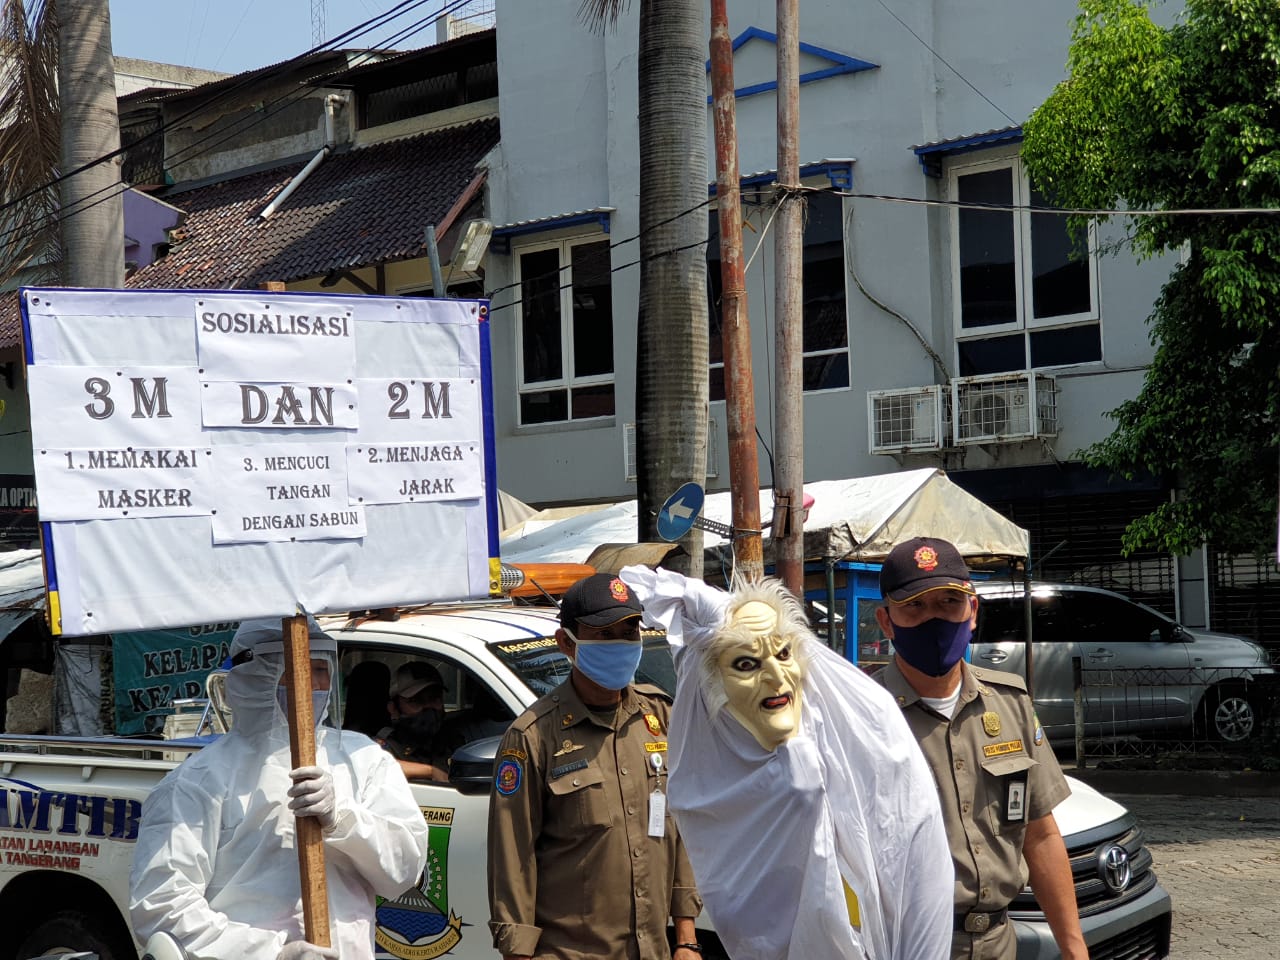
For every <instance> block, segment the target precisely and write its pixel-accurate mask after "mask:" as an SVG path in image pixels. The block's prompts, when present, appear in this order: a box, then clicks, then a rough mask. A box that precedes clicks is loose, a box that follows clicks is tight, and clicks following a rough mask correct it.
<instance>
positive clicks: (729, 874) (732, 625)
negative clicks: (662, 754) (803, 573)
mask: <svg viewBox="0 0 1280 960" xmlns="http://www.w3.org/2000/svg"><path fill="white" fill-rule="evenodd" d="M620 576H621V577H622V580H623V581H624V582H625V583H626V584H627V585H628V586H630V587H631V588H632V589H633V590H634V591H635V592H636V595H637V596H638V597H639V598H640V602H641V605H642V606H643V607H644V611H645V619H646V621H647V622H649V623H650V624H653V625H660V626H662V627H664V628H665V629H666V631H667V639H668V641H669V642H670V644H671V645H672V647H673V648H674V652H675V656H676V671H677V681H676V696H675V704H674V706H673V707H672V711H671V728H670V733H669V739H670V746H669V748H668V755H667V756H668V762H669V764H670V787H669V794H670V803H671V809H672V812H673V814H674V815H675V818H676V822H677V824H678V825H679V827H680V833H681V836H683V837H684V840H685V846H686V848H687V850H688V854H689V860H690V862H691V863H692V865H693V872H694V876H696V877H697V880H698V889H699V891H701V893H702V895H703V898H704V900H705V902H706V907H707V911H708V913H709V914H710V916H711V920H712V922H713V923H714V924H715V927H716V931H717V933H719V935H720V939H721V941H722V942H723V944H724V946H725V949H726V950H727V951H728V953H729V956H731V957H750V958H752V960H828V958H829V960H862V958H870V960H940V958H945V957H947V956H949V954H950V950H951V932H952V925H953V922H954V918H953V916H952V894H953V889H952V888H953V883H954V880H953V872H952V863H951V852H950V849H949V847H948V846H947V838H946V832H945V829H944V827H943V822H942V814H941V809H940V807H939V803H938V796H937V793H936V788H935V786H934V780H933V776H932V774H930V772H929V768H928V766H927V765H926V763H925V760H924V757H923V756H922V755H921V753H920V750H919V747H918V746H917V745H916V742H915V738H914V737H912V735H911V732H910V730H908V729H907V725H906V723H905V722H903V721H902V716H901V711H900V710H899V709H898V706H897V704H896V703H894V701H893V698H892V697H890V696H889V695H888V694H887V693H886V691H885V690H884V689H883V688H882V687H881V686H880V685H879V684H877V683H875V682H874V681H873V680H871V678H869V677H868V676H866V675H865V674H864V673H863V672H862V671H861V670H859V669H858V668H857V667H856V666H854V665H853V664H851V663H849V662H847V661H846V660H844V659H842V658H841V657H839V656H837V655H836V654H835V653H833V652H832V651H831V650H829V649H827V647H826V646H824V645H823V644H822V643H821V642H820V641H819V640H818V639H817V637H816V636H814V634H813V632H812V631H811V630H810V629H809V626H808V623H807V622H806V621H805V618H804V613H803V611H802V610H801V609H800V606H799V604H798V603H797V602H796V601H795V599H794V598H793V597H792V596H791V594H790V593H788V592H787V591H786V589H785V588H784V587H783V586H782V584H781V583H780V582H778V581H776V580H765V581H762V582H760V583H756V584H743V585H736V586H735V588H734V590H733V592H732V593H725V592H724V591H722V590H717V589H715V588H713V587H709V586H707V585H706V584H704V583H702V582H701V581H698V580H690V579H688V578H686V577H683V576H681V575H680V574H678V573H674V572H672V571H670V570H650V569H649V568H647V567H626V568H624V569H623V570H622V572H621V574H620Z"/></svg>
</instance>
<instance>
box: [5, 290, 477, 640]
mask: <svg viewBox="0 0 1280 960" xmlns="http://www.w3.org/2000/svg"><path fill="white" fill-rule="evenodd" d="M21 306H22V322H23V331H24V334H25V344H26V351H27V355H26V362H27V368H28V369H27V374H28V382H29V383H30V397H31V435H32V445H33V458H34V461H35V476H36V487H37V489H38V491H39V501H38V502H39V515H40V520H41V528H42V531H41V532H42V540H43V548H44V552H45V559H46V567H47V572H48V579H49V582H48V589H49V592H50V596H51V598H52V599H54V600H55V601H56V602H55V603H54V604H53V605H52V606H51V609H52V610H53V611H54V612H55V615H56V618H57V623H56V625H55V629H56V632H60V633H62V634H65V635H68V636H84V635H89V634H103V633H110V632H115V631H131V630H147V629H157V628H166V627H181V626H186V625H188V624H192V623H209V622H220V621H229V620H243V619H250V618H254V617H269V616H282V617H283V616H292V615H294V614H295V613H296V612H297V610H298V608H299V607H301V608H302V609H305V610H306V611H308V612H310V613H314V614H321V613H329V612H341V611H346V610H352V609H365V608H376V607H387V606H396V605H405V604H412V603H424V602H429V601H432V600H445V599H447V600H462V599H469V598H476V597H483V596H487V595H488V593H489V587H490V575H489V571H490V560H491V559H492V558H496V557H497V555H498V554H497V529H496V527H497V495H498V490H497V482H496V470H495V465H494V462H493V437H492V428H491V425H492V422H493V416H492V393H491V380H490V370H489V350H488V322H487V319H488V305H487V303H485V302H484V301H476V300H428V299H421V298H408V297H406V298H397V297H365V296H348V295H329V294H321V293H275V292H272V293H265V292H263V293H258V292H253V291H234V292H228V291H211V290H157V291H149V290H71V289H40V288H26V289H24V290H23V291H22V292H21Z"/></svg>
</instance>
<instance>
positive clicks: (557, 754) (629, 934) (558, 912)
mask: <svg viewBox="0 0 1280 960" xmlns="http://www.w3.org/2000/svg"><path fill="white" fill-rule="evenodd" d="M669 713H670V701H669V700H667V699H666V696H665V694H662V693H661V692H660V691H659V690H658V688H657V687H648V686H643V687H639V688H637V687H628V688H627V689H626V690H625V691H623V696H622V702H621V703H620V704H619V706H618V709H617V714H616V716H615V718H614V721H613V725H612V726H610V725H608V724H607V723H605V722H602V721H600V720H599V719H597V718H596V717H595V716H593V715H592V713H591V711H590V710H589V709H588V708H587V707H585V706H584V705H583V703H582V700H581V699H580V698H579V697H578V694H577V693H576V692H575V691H574V689H573V686H572V685H571V683H570V682H569V681H566V682H564V683H562V684H561V685H560V686H559V687H557V688H556V689H555V690H553V691H552V692H551V693H549V694H547V695H546V696H544V697H542V698H541V699H540V700H538V701H537V703H535V704H534V705H533V706H531V707H530V708H529V709H528V710H526V711H525V712H524V713H523V714H521V715H520V716H519V717H518V718H517V719H516V720H515V722H514V723H512V725H511V727H510V729H508V730H507V733H506V736H504V737H503V739H502V744H501V746H500V747H499V748H498V756H497V759H496V761H495V773H494V786H493V791H492V795H491V801H490V805H489V913H490V921H489V927H490V929H491V930H492V932H493V945H494V946H495V947H496V948H497V949H498V951H499V952H500V953H503V954H520V955H524V954H527V955H530V956H536V957H554V958H557V960H579V958H588V957H591V958H599V957H609V958H616V960H623V958H626V960H667V958H669V956H670V952H669V949H668V947H667V936H666V929H667V918H668V917H669V916H670V917H694V916H697V915H698V913H699V912H700V911H701V909H702V899H701V898H700V897H699V896H698V892H697V890H696V889H695V887H694V881H693V870H692V869H691V868H690V866H689V861H688V858H687V857H686V856H685V851H684V845H683V843H681V841H680V839H679V836H678V835H677V833H676V825H675V821H674V820H673V819H672V818H671V813H670V810H667V811H666V813H665V816H664V817H663V821H662V823H663V829H662V832H663V835H662V836H661V837H651V836H649V829H648V828H649V820H650V804H651V802H652V794H653V793H654V791H655V790H660V791H661V792H662V794H663V800H664V804H665V796H666V792H667V777H666V774H667V767H666V759H667V753H666V751H667V718H668V716H669ZM656 758H660V760H657V759H656Z"/></svg>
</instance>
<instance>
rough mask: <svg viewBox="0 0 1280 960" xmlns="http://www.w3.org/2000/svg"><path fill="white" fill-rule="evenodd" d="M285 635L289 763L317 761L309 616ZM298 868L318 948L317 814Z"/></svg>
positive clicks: (324, 906)
mask: <svg viewBox="0 0 1280 960" xmlns="http://www.w3.org/2000/svg"><path fill="white" fill-rule="evenodd" d="M262 289H263V290H266V291H267V292H269V293H283V292H284V291H285V290H286V287H285V285H284V283H283V282H282V281H280V280H268V281H267V282H266V283H264V284H263V285H262ZM280 636H281V638H282V639H283V640H284V687H285V691H286V700H287V702H288V705H289V709H288V711H287V719H288V721H289V756H290V761H291V763H292V766H293V768H297V767H310V766H314V765H315V762H316V717H315V712H314V711H313V710H312V708H311V638H310V631H308V630H307V617H306V615H305V614H298V615H297V616H293V617H285V618H284V620H283V621H282V622H281V625H280ZM297 839H298V871H299V874H300V877H301V880H300V883H301V887H302V931H303V936H305V937H306V938H307V941H308V942H310V943H314V944H315V945H316V946H317V947H328V946H332V944H331V943H330V941H329V885H328V883H327V881H326V880H325V875H324V836H323V835H322V830H321V827H320V821H319V820H317V819H316V818H315V817H300V818H298V821H297Z"/></svg>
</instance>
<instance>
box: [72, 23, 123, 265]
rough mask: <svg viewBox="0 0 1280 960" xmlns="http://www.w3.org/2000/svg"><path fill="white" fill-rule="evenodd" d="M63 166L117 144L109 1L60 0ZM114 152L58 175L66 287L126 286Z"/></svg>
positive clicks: (76, 164)
mask: <svg viewBox="0 0 1280 960" xmlns="http://www.w3.org/2000/svg"><path fill="white" fill-rule="evenodd" d="M58 14H59V20H60V28H61V29H60V34H59V42H58V88H59V99H60V100H61V103H62V170H63V172H64V173H71V172H73V171H76V170H79V168H80V167H82V166H84V165H85V164H88V163H91V162H92V161H94V160H96V159H98V158H99V157H102V156H105V155H107V154H110V153H113V152H115V151H116V150H118V149H119V148H120V119H119V116H118V114H117V112H116V74H115V64H114V62H113V61H112V59H111V15H110V13H109V12H108V9H107V0H58ZM122 189H123V188H122V186H121V184H120V158H119V157H113V158H112V159H111V160H108V161H105V162H103V163H97V164H94V165H93V166H91V167H89V169H87V170H84V171H83V172H80V173H76V174H75V175H74V176H71V177H68V178H67V179H66V180H64V181H63V182H62V265H63V269H62V278H63V283H64V284H66V285H67V286H70V287H106V288H111V287H120V286H123V285H124V204H123V201H122V200H121V197H120V194H121V192H122Z"/></svg>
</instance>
